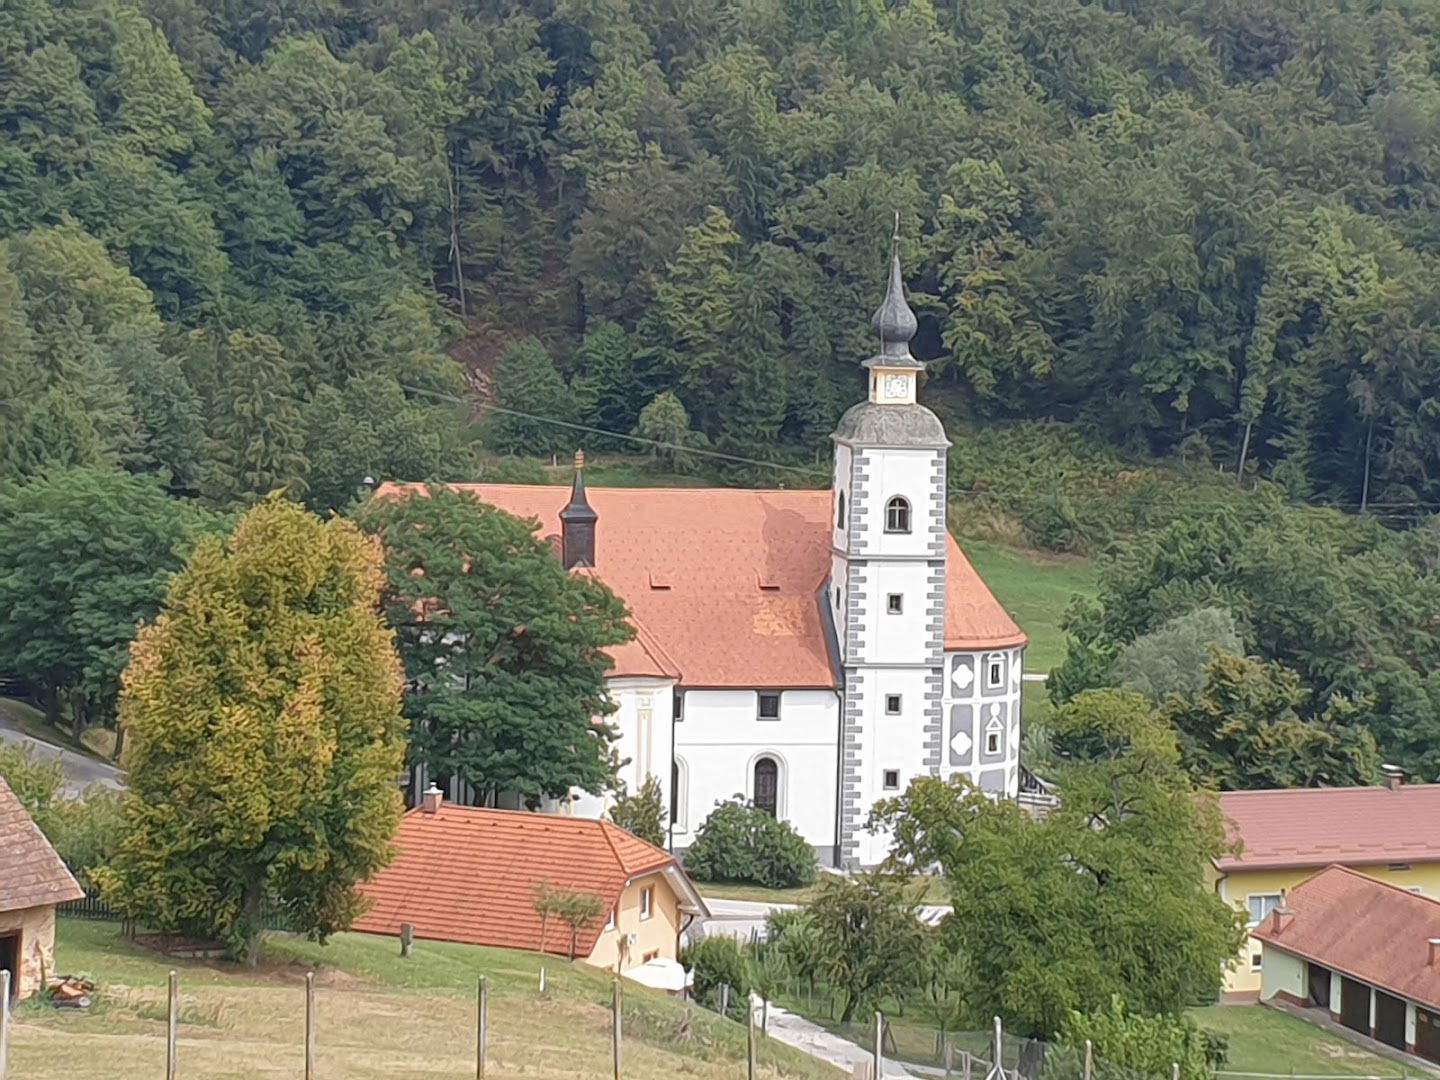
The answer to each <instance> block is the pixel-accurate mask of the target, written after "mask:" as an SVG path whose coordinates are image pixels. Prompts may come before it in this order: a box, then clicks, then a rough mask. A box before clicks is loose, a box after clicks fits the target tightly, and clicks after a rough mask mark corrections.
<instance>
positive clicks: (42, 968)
mask: <svg viewBox="0 0 1440 1080" xmlns="http://www.w3.org/2000/svg"><path fill="white" fill-rule="evenodd" d="M16 932H18V933H19V934H20V988H19V993H18V996H19V997H22V998H23V997H28V996H29V995H31V994H33V993H35V992H36V991H37V990H40V989H41V988H42V987H43V986H44V985H45V980H46V979H47V978H49V977H50V976H52V975H54V974H55V908H54V906H53V905H47V906H45V907H33V908H22V909H21V910H19V911H0V938H3V937H8V936H9V935H11V934H14V933H16Z"/></svg>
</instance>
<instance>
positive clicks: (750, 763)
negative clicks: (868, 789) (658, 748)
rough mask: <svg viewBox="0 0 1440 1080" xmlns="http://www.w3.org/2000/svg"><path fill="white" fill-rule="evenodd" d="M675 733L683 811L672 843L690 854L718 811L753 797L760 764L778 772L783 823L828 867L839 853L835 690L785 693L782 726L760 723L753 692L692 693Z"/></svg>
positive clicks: (779, 722)
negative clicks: (769, 761) (766, 759)
mask: <svg viewBox="0 0 1440 1080" xmlns="http://www.w3.org/2000/svg"><path fill="white" fill-rule="evenodd" d="M684 693H685V706H684V718H683V719H682V720H681V721H680V722H679V723H677V724H676V725H675V754H676V757H677V759H678V760H679V762H680V768H679V771H680V773H681V775H682V784H681V786H682V788H683V789H684V790H683V791H682V793H681V794H682V798H683V802H684V808H683V810H682V811H680V812H679V813H677V815H676V818H677V820H676V823H675V828H674V831H673V833H672V843H673V846H674V847H675V848H677V849H684V848H686V847H688V846H689V845H690V844H691V843H692V842H693V841H694V837H695V831H696V830H697V829H698V828H699V827H700V825H701V824H702V823H703V822H704V821H705V819H706V818H707V817H709V815H710V813H711V811H713V810H714V809H715V806H716V804H718V803H720V802H723V801H725V800H726V799H731V798H734V797H735V796H736V795H740V796H742V797H744V798H750V797H752V796H753V795H754V773H755V762H756V761H757V760H758V759H759V758H761V757H763V756H767V755H768V756H770V757H773V758H774V759H775V761H776V764H777V765H778V766H779V792H778V799H777V803H778V805H777V813H778V815H779V816H780V817H781V818H783V819H784V820H786V821H789V822H790V824H792V825H794V826H795V828H796V829H797V830H798V831H799V832H800V835H802V836H803V837H805V839H806V840H807V841H808V842H809V843H810V844H812V845H813V846H814V847H815V848H816V849H818V851H819V853H820V856H821V858H822V860H824V861H827V862H828V861H829V859H830V858H831V856H832V855H833V852H834V846H835V798H836V795H835V785H836V768H837V754H838V746H839V715H840V714H839V696H838V695H837V694H836V692H835V691H833V690H784V691H780V718H779V719H778V720H761V719H759V698H758V693H757V692H756V691H754V690H686V691H685V692H684Z"/></svg>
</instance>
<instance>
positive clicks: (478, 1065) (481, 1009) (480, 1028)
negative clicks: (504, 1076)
mask: <svg viewBox="0 0 1440 1080" xmlns="http://www.w3.org/2000/svg"><path fill="white" fill-rule="evenodd" d="M489 998H490V987H489V986H488V985H487V983H486V982H485V976H484V975H481V976H480V986H479V989H478V990H477V992H476V994H475V1080H485V1040H486V1036H487V1032H486V1030H485V1026H486V1023H487V1015H486V1014H487V1012H488V1009H489V1004H490V1002H489Z"/></svg>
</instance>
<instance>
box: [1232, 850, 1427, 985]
mask: <svg viewBox="0 0 1440 1080" xmlns="http://www.w3.org/2000/svg"><path fill="white" fill-rule="evenodd" d="M1327 865H1328V864H1327ZM1410 865H1411V869H1409V870H1392V869H1391V868H1390V867H1389V866H1386V865H1383V864H1382V865H1380V866H1355V867H1352V868H1351V869H1354V870H1358V871H1360V872H1361V873H1362V874H1368V875H1369V876H1370V877H1373V878H1376V879H1377V880H1379V881H1388V882H1390V883H1391V884H1394V885H1399V886H1401V887H1402V888H1407V889H1411V888H1417V887H1418V888H1420V889H1421V890H1423V891H1424V893H1425V895H1426V896H1430V897H1434V898H1436V899H1440V862H1430V863H1412V864H1410ZM1323 869H1325V867H1324V866H1300V867H1292V868H1290V869H1285V870H1235V871H1232V872H1230V873H1228V874H1223V875H1222V874H1219V873H1217V872H1214V871H1213V870H1212V872H1211V874H1210V878H1209V881H1208V882H1207V884H1208V885H1209V886H1210V887H1211V888H1212V889H1213V890H1214V891H1215V892H1217V893H1218V894H1219V895H1220V897H1221V898H1222V899H1223V900H1225V901H1227V902H1228V903H1229V904H1230V905H1231V906H1232V907H1234V908H1235V909H1236V910H1237V911H1242V912H1243V911H1247V910H1248V903H1247V898H1248V897H1250V896H1252V895H1255V894H1263V893H1279V892H1288V891H1289V890H1291V889H1293V888H1295V886H1297V885H1299V884H1300V883H1301V882H1302V881H1304V880H1305V879H1306V878H1308V877H1311V876H1313V875H1314V874H1317V873H1319V872H1320V871H1321V870H1323ZM1260 951H1261V950H1260V942H1258V941H1256V940H1255V939H1254V938H1246V940H1245V944H1244V945H1243V946H1241V948H1240V954H1239V956H1237V957H1236V958H1235V963H1234V964H1233V965H1232V966H1231V967H1230V969H1229V970H1228V971H1227V972H1226V974H1225V983H1224V987H1223V989H1224V992H1225V993H1227V994H1258V993H1260V991H1261V987H1262V982H1263V975H1264V972H1263V970H1261V971H1252V970H1251V969H1250V958H1251V956H1253V955H1255V954H1257V953H1259V952H1260ZM1262 969H1263V965H1262Z"/></svg>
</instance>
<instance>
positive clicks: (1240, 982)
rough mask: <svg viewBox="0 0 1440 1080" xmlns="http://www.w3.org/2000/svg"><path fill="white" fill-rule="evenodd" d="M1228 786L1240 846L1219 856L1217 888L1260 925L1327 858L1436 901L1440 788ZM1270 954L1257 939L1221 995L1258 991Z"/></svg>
mask: <svg viewBox="0 0 1440 1080" xmlns="http://www.w3.org/2000/svg"><path fill="white" fill-rule="evenodd" d="M1388 773H1389V775H1388V779H1387V782H1386V783H1385V784H1384V785H1381V786H1376V787H1344V788H1285V789H1275V790H1266V791H1227V792H1225V793H1223V794H1222V795H1221V796H1220V809H1221V812H1222V813H1223V814H1224V816H1225V818H1226V820H1227V828H1228V829H1229V836H1230V840H1231V841H1232V843H1234V844H1235V845H1236V847H1235V850H1234V851H1232V852H1230V853H1228V854H1226V855H1224V856H1222V857H1221V858H1220V859H1219V860H1217V861H1216V864H1215V867H1214V873H1213V876H1212V880H1211V885H1212V887H1213V888H1214V890H1215V892H1216V893H1217V894H1218V895H1219V896H1220V897H1221V898H1222V899H1224V900H1226V901H1227V902H1229V903H1230V904H1231V905H1232V906H1234V907H1235V908H1236V909H1237V910H1240V911H1243V912H1244V913H1245V921H1246V923H1247V925H1248V926H1250V927H1252V928H1253V927H1255V926H1258V925H1260V924H1261V923H1262V922H1263V921H1264V920H1265V918H1266V917H1267V916H1268V915H1269V914H1270V912H1271V911H1272V910H1274V909H1275V908H1277V907H1279V906H1280V904H1281V903H1282V902H1283V901H1284V898H1285V896H1286V895H1287V893H1290V892H1292V891H1293V890H1294V889H1295V888H1296V887H1297V886H1299V884H1300V883H1301V882H1302V881H1305V880H1306V879H1308V878H1310V877H1312V876H1313V875H1315V874H1316V873H1317V872H1319V871H1320V870H1323V869H1324V868H1325V867H1327V866H1330V865H1331V864H1339V865H1341V866H1346V867H1350V868H1351V869H1353V870H1356V871H1358V872H1360V873H1362V874H1364V875H1366V876H1368V877H1370V878H1374V879H1376V880H1379V881H1385V882H1389V883H1391V884H1394V885H1397V886H1399V887H1401V888H1402V889H1408V890H1410V891H1411V892H1414V893H1419V894H1422V895H1427V896H1431V897H1435V898H1437V899H1440V784H1407V783H1404V780H1403V777H1402V776H1401V774H1400V773H1399V772H1398V770H1394V769H1390V770H1388ZM1264 964H1265V959H1264V950H1263V949H1262V948H1261V947H1260V942H1259V939H1258V938H1256V937H1254V936H1253V934H1252V936H1251V938H1250V939H1249V940H1248V941H1247V942H1246V943H1245V945H1244V947H1243V948H1242V950H1241V955H1240V956H1239V957H1238V958H1237V961H1236V963H1235V965H1234V966H1233V967H1232V968H1231V970H1230V971H1229V972H1228V973H1227V975H1226V980H1225V991H1226V993H1227V994H1230V995H1233V996H1236V997H1240V996H1248V997H1254V996H1255V995H1256V994H1257V993H1259V991H1260V988H1261V984H1262V981H1263V971H1264Z"/></svg>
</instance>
